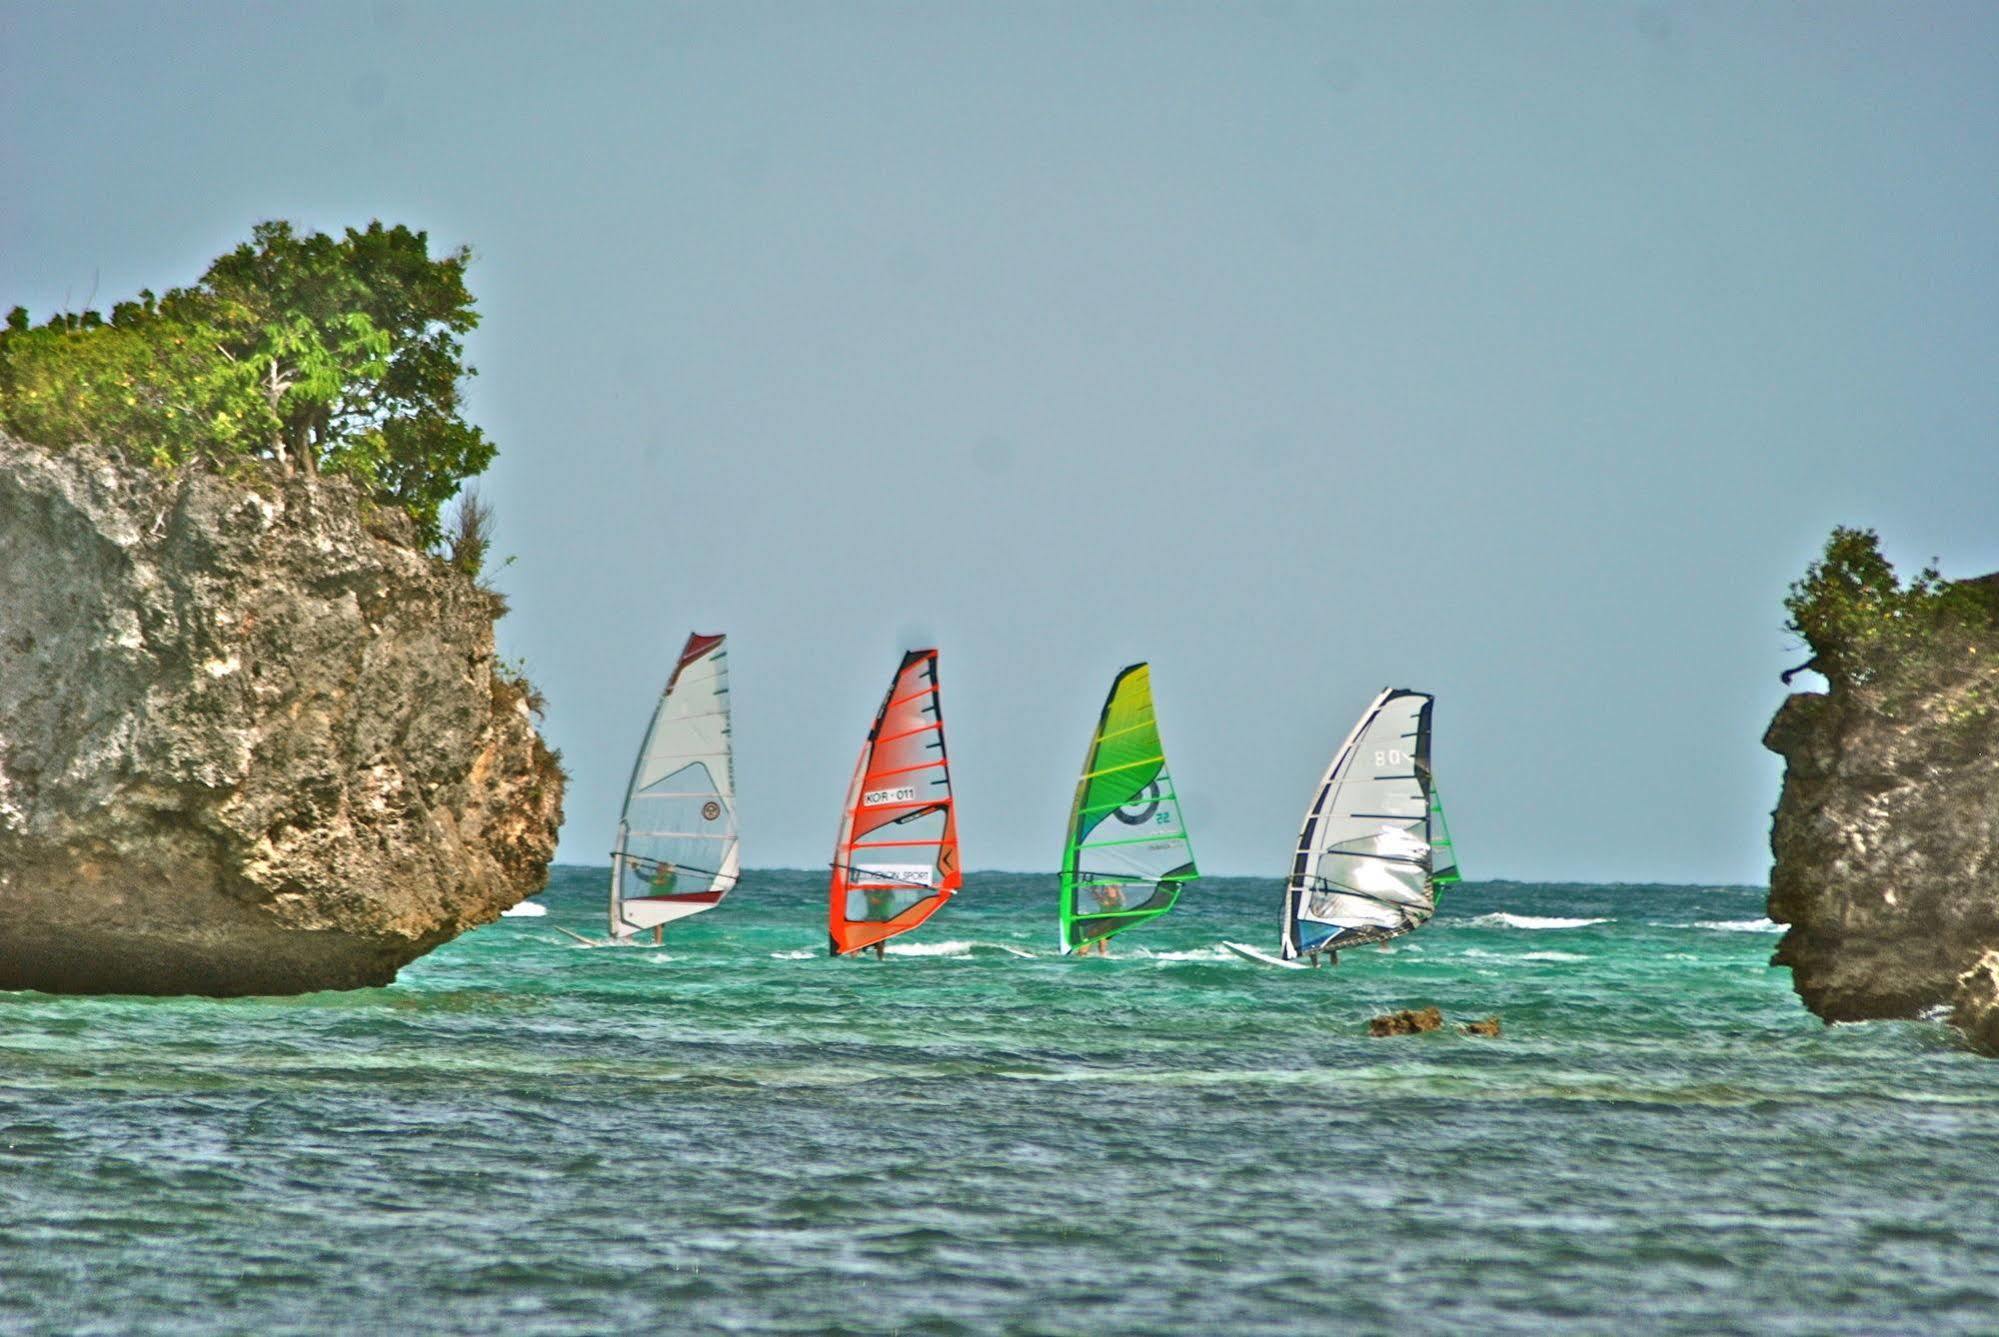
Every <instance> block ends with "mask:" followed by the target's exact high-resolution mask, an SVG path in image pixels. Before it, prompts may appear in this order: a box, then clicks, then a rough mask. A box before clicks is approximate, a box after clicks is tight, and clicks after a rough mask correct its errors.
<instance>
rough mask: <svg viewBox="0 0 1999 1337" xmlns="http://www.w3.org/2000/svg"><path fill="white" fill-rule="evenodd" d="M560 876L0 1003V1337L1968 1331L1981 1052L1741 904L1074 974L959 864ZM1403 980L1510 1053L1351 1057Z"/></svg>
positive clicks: (1032, 899)
mask: <svg viewBox="0 0 1999 1337" xmlns="http://www.w3.org/2000/svg"><path fill="white" fill-rule="evenodd" d="M604 876H605V874H603V873H602V872H601V871H600V870H594V869H558V870H557V874H556V877H555V880H554V882H553V885H552V886H551V888H550V890H549V892H548V893H547V894H546V895H545V896H544V897H543V898H542V899H543V901H544V902H545V903H546V904H547V905H548V906H549V907H550V913H549V915H548V916H547V917H544V918H510V919H506V920H503V921H501V922H500V923H498V924H494V925H491V926H489V927H487V928H485V929H481V930H479V931H478V932H475V933H472V934H469V935H467V936H466V937H464V938H462V939H460V940H459V941H457V942H455V943H452V944H450V945H449V946H447V947H445V948H444V949H442V950H440V951H438V952H436V953H435V954H433V955H432V956H430V957H428V958H426V959H425V960H423V961H421V962H418V963H417V964H416V965H414V966H412V967H410V968H409V969H408V970H406V971H405V972H404V973H403V977H402V980H401V981H400V982H399V983H398V984H397V985H396V986H395V987H393V988H388V989H378V990H370V991H363V992H356V993H345V994H321V995H315V996H311V997H306V998H293V999H275V1000H234V1001H206V1000H156V999H62V998H52V997H48V996H44V995H36V994H15V995H0V1330H6V1331H16V1330H19V1331H44V1330H46V1331H69V1332H89V1331H132V1330H148V1331H195V1330H199V1331H203V1332H212V1331H238V1332H258V1333H268V1332H326V1331H388V1330H393V1329H399V1328H409V1327H419V1328H425V1329H434V1330H450V1331H461V1332H492V1331H501V1330H505V1331H510V1332H569V1331H614V1330H629V1331H643V1330H670V1331H703V1330H713V1331H732V1330H734V1331H755V1332H854V1333H862V1332H869V1333H872V1332H890V1331H895V1332H908V1333H954V1332H1018V1333H1043V1332H1046V1333H1063V1332H1076V1333H1083V1332H1105V1331H1120V1332H1156V1331H1167V1330H1172V1331H1180V1332H1201V1333H1212V1332H1220V1331H1224V1330H1225V1328H1226V1327H1234V1328H1236V1329H1238V1330H1241V1331H1244V1332H1249V1331H1254V1332H1284V1331H1297V1332H1311V1331H1326V1330H1328V1329H1329V1328H1330V1327H1335V1326H1336V1327H1339V1328H1342V1329H1345V1330H1352V1331H1370V1330H1372V1331H1390V1330H1394V1331H1398V1332H1406V1331H1428V1330H1460V1331H1462V1330H1485V1331H1493V1330H1501V1331H1503V1330H1512V1331H1530V1330H1531V1331H1546V1330H1561V1329H1569V1330H1575V1331H1590V1332H1601V1331H1604V1330H1606V1329H1607V1328H1609V1327H1611V1326H1612V1325H1613V1324H1615V1325H1616V1326H1619V1327H1623V1328H1627V1329H1631V1330H1634V1331H1673V1330H1683V1331H1701V1332H1717V1331H1743V1332H1750V1331H1755V1332H1767V1331H1797V1332H1825V1331H1853V1332H1862V1331H1881V1330H1883V1329H1895V1330H1901V1331H1916V1330H1920V1331H1950V1330H1961V1331H1971V1330H1984V1331H1992V1330H1993V1329H1994V1328H1995V1326H1999V1263H1995V1262H1994V1257H1995V1255H1994V1245H1993V1241H1994V1240H1995V1239H1999V1194H1995V1192H1994V1188H1995V1183H1999V1140H1995V1134H1999V1065H1995V1064H1991V1063H1986V1062H1983V1061H1981V1060H1978V1059H1974V1058H1971V1057H1969V1056H1968V1055H1966V1054H1965V1053H1963V1052H1962V1051H1960V1050H1959V1048H1958V1047H1957V1046H1956V1045H1955V1043H1954V1042H1953V1041H1952V1039H1951V1036H1950V1034H1949V1033H1948V1032H1947V1031H1945V1030H1944V1029H1943V1028H1941V1027H1936V1026H1929V1025H1923V1024H1914V1023H1909V1024H1903V1023H1881V1024H1874V1025H1867V1026H1842V1027H1833V1028H1827V1027H1825V1026H1822V1025H1820V1024H1819V1023H1818V1022H1817V1021H1815V1020H1814V1019H1813V1018H1812V1017H1810V1016H1809V1015H1808V1014H1806V1013H1805V1012H1804V1010H1803V1009H1802V1008H1801V1007H1800V1006H1799V1005H1798V1003H1797V1001H1796V1000H1795V999H1794V998H1793V996H1792V994H1791V991H1790V982H1789V978H1788V976H1787V974H1786V973H1785V972H1783V971H1778V970H1772V969H1770V968H1769V967H1768V966H1767V964H1766V962H1767V960H1768V958H1769V954H1770V950H1771V947H1772V945H1773V944H1774V942H1775V933H1774V932H1773V931H1772V930H1771V929H1770V928H1769V926H1768V925H1767V924H1764V923H1763V922H1762V920H1761V914H1762V902H1761V893H1760V892H1758V891H1754V890H1748V889H1713V888H1684V887H1635V886H1634V887H1602V888H1598V887H1574V886H1569V887H1533V886H1523V885H1512V884H1497V885H1490V886H1480V885H1478V884H1468V885H1466V886H1465V887H1462V888H1460V889H1458V890H1457V891H1456V892H1455V893H1454V894H1453V896H1452V898H1451V900H1450V901H1449V902H1447V904H1446V907H1445V911H1444V913H1443V914H1442V915H1440V916H1439V918H1438V919H1437V921H1436V922H1434V923H1433V924H1431V925H1430V926H1429V927H1428V928H1426V929H1424V930H1423V931H1422V932H1421V933H1418V934H1416V935H1414V936H1413V937H1410V938H1405V939H1403V940H1401V942H1399V943H1396V944H1392V945H1391V946H1389V947H1388V948H1385V949H1384V948H1377V949H1370V950H1362V951H1358V952H1353V953H1349V954H1348V955H1347V956H1346V957H1345V958H1344V961H1343V964H1342V965H1341V966H1340V967H1339V968H1338V969H1337V970H1325V971H1321V972H1319V973H1317V974H1306V973H1302V972H1295V971H1284V970H1277V969H1272V968H1269V967H1262V966H1256V965H1251V964H1249V963H1246V962H1243V961H1240V960H1238V959H1235V958H1233V957H1228V956H1226V955H1224V954H1222V953H1220V952H1218V951H1217V950H1216V948H1215V944H1216V943H1217V942H1219V941H1220V940H1222V939H1224V938H1238V939H1248V940H1250V941H1252V942H1255V943H1257V944H1260V945H1264V946H1269V945H1271V940H1272V938H1273V937H1274V919H1275V916H1274V914H1273V912H1272V905H1273V903H1274V897H1275V894H1276V889H1275V886H1274V884H1271V883H1267V882H1262V881H1250V880H1226V879H1224V880H1210V881H1207V882H1204V883H1203V884H1201V886H1200V888H1199V889H1198V890H1197V891H1196V892H1194V893H1192V894H1190V895H1189V896H1188V897H1187V899H1186V900H1185V901H1184V902H1183V904H1182V907H1181V908H1180V909H1179V910H1177V911H1176V912H1175V913H1174V914H1173V915H1171V916H1169V917H1168V918H1167V919H1166V920H1164V921H1161V922H1158V923H1155V924H1153V925H1150V926H1148V927H1146V928H1144V929H1140V930H1137V931H1135V932H1133V933H1131V934H1129V935H1127V936H1125V937H1123V938H1120V939H1118V941H1117V947H1116V951H1117V953H1118V954H1117V955H1114V956H1113V957H1112V958H1110V959H1108V960H1087V961H1083V960H1068V961H1064V960H1058V959H1037V960H1021V959H1017V958H1015V957H1013V956H1011V955H1009V954H1007V953H1006V952H1005V951H1003V950H1000V949H999V946H998V945H999V944H1012V945H1014V946H1018V947H1023V948H1028V949H1032V950H1034V951H1037V952H1041V953H1044V954H1046V953H1048V952H1049V951H1050V949H1051V948H1052V945H1053V943H1054V937H1055V929H1054V918H1053V880H1052V879H1049V878H1041V877H1030V876H1023V875H1009V874H984V875H975V876H973V877H972V878H971V879H970V882H969V885H968V887H967V890H966V892H965V894H963V895H962V896H961V897H960V898H959V899H958V900H957V901H955V902H954V903H953V904H952V905H951V906H949V907H948V908H947V909H946V910H945V911H944V912H943V914H942V915H940V916H939V917H938V918H937V919H935V920H933V921H932V922H931V923H930V924H929V925H927V926H925V928H923V929H922V930H920V931H919V932H918V933H916V934H914V935H911V937H909V938H906V939H903V940H902V941H901V943H899V944H898V947H899V948H900V949H901V950H895V949H892V952H893V954H892V955H891V956H890V958H889V959H888V961H886V962H884V963H876V962H875V961H873V960H871V959H870V960H862V961H851V960H850V961H833V960H829V959H827V958H826V957H825V956H824V955H823V943H824V930H823V926H822V916H823V914H824V900H823V891H822V888H823V880H822V878H823V875H820V874H805V873H776V874H757V875H753V881H752V883H751V884H746V887H745V889H744V890H742V891H740V892H739V893H738V894H737V895H736V896H735V897H734V898H732V899H731V900H730V901H729V902H728V903H727V904H726V905H724V906H723V907H722V908H721V909H719V910H718V911H716V912H714V913H712V914H709V915H705V916H702V917H700V918H698V919H695V920H693V921H690V922H689V923H687V924H685V925H683V926H677V928H676V930H675V931H674V934H673V937H672V939H671V941H670V942H669V944H668V946H667V948H666V949H665V950H664V951H660V950H653V949H649V948H646V949H615V950H597V951H592V950H585V949H581V948H578V947H576V946H574V945H573V944H571V943H569V942H568V941H567V940H566V939H563V938H562V937H561V936H560V934H558V933H557V932H555V926H556V925H562V926H565V927H568V928H572V929H576V930H578V931H581V932H586V933H594V932H601V904H602V900H601V897H602V892H601V887H602V884H603V879H604ZM1426 1003H1435V1004H1437V1005H1438V1006H1440V1007H1442V1008H1443V1009H1444V1011H1445V1013H1446V1014H1447V1015H1449V1016H1450V1017H1452V1018H1453V1019H1454V1020H1468V1019H1471V1018H1475V1017H1482V1016H1485V1015H1487V1014H1491V1013H1498V1014H1500V1015H1501V1016H1502V1017H1503V1019H1504V1025H1505V1034H1504V1036H1503V1037H1502V1038H1501V1039H1499V1040H1497V1041H1493V1040H1481V1039H1474V1038H1470V1037H1466V1036H1463V1035H1461V1034H1458V1033H1457V1032H1456V1031H1455V1030H1451V1031H1448V1032H1444V1033H1436V1034H1430V1035H1425V1036H1420V1037H1413V1038H1399V1039H1382V1040H1377V1039H1370V1038H1368V1037H1367V1035H1366V1033H1365V1032H1366V1022H1367V1019H1368V1017H1370V1016H1371V1015H1374V1014H1376V1013H1378V1012H1381V1011H1384V1010H1387V1009H1391V1008H1398V1007H1406V1006H1419V1005H1422V1004H1426Z"/></svg>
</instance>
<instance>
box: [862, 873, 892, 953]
mask: <svg viewBox="0 0 1999 1337" xmlns="http://www.w3.org/2000/svg"><path fill="white" fill-rule="evenodd" d="M861 896H862V897H863V898H864V899H865V900H866V902H867V907H868V913H867V918H868V919H869V920H870V921H872V922H876V923H884V924H885V923H887V922H888V921H889V920H891V919H893V918H895V888H893V887H881V886H875V887H862V888H861ZM886 942H887V940H886V939H884V940H883V941H882V942H877V943H875V944H874V949H875V960H877V961H883V960H886V959H887V956H888V952H887V947H886Z"/></svg>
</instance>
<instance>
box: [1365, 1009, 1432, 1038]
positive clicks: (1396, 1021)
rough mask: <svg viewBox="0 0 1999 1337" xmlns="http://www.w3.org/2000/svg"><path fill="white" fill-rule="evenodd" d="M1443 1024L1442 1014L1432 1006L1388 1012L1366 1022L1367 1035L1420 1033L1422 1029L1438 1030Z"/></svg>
mask: <svg viewBox="0 0 1999 1337" xmlns="http://www.w3.org/2000/svg"><path fill="white" fill-rule="evenodd" d="M1443 1024H1444V1014H1443V1013H1442V1012H1440V1011H1438V1010H1437V1009H1436V1008H1434V1007H1425V1008H1417V1009H1415V1010H1414V1011H1402V1012H1390V1013H1388V1014H1387V1015H1386V1016H1380V1017H1375V1018H1373V1019H1371V1020H1370V1021H1369V1022H1368V1023H1367V1033H1368V1034H1369V1035H1421V1034H1422V1033H1423V1032H1424V1031H1434V1030H1439V1029H1441V1028H1442V1027H1443Z"/></svg>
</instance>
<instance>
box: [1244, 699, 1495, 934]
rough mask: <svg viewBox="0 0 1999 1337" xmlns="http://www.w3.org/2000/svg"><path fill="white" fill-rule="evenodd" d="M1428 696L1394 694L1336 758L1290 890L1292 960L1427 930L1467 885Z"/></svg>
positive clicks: (1316, 797)
mask: <svg viewBox="0 0 1999 1337" xmlns="http://www.w3.org/2000/svg"><path fill="white" fill-rule="evenodd" d="M1433 704H1434V698H1432V697H1431V696H1430V695H1429V694H1428V693H1427V692H1412V691H1408V690H1406V689H1401V688H1391V689H1385V690H1383V691H1382V693H1381V694H1380V695H1379V696H1377V697H1375V698H1374V700H1373V702H1372V703H1370V704H1369V706H1368V708H1367V709H1366V710H1365V711H1364V712H1362V714H1361V717H1360V720H1359V722H1358V723H1356V724H1355V725H1354V727H1353V732H1352V733H1350V734H1348V735H1347V739H1346V742H1344V743H1343V744H1341V745H1340V750H1339V751H1338V752H1337V753H1335V754H1334V755H1333V760H1332V764H1331V765H1330V766H1328V767H1327V768H1326V774H1325V776H1324V778H1322V779H1321V780H1320V782H1319V787H1318V789H1317V790H1316V791H1315V792H1314V794H1313V798H1312V803H1311V806H1310V807H1309V808H1307V809H1306V812H1305V822H1304V826H1303V827H1302V829H1301V830H1300V831H1299V833H1298V848H1297V852H1296V856H1295V857H1294V859H1293V860H1292V865H1291V878H1290V881H1289V883H1288V884H1287V885H1286V887H1285V890H1284V940H1283V954H1284V957H1285V959H1286V960H1290V959H1292V958H1295V957H1298V956H1302V955H1304V954H1306V953H1310V952H1320V951H1338V950H1339V949H1340V948H1342V947H1353V946H1359V945H1360V944H1362V943H1369V942H1380V941H1382V940H1383V939H1385V938H1392V937H1395V936H1396V935H1397V934H1401V933H1407V932H1408V931H1409V930H1411V929H1413V928H1418V927H1420V926H1421V925H1423V924H1425V923H1427V922H1428V921H1429V918H1430V916H1431V915H1432V914H1434V913H1436V909H1437V894H1438V892H1439V891H1440V890H1441V889H1442V887H1444V886H1445V885H1447V884H1449V883H1451V882H1455V881H1457V880H1458V875H1457V858H1456V856H1455V854H1453V853H1452V851H1451V845H1450V836H1449V834H1448V832H1447V831H1446V830H1445V828H1444V824H1443V808H1442V805H1441V803H1440V802H1439V801H1438V800H1437V798H1436V796H1435V790H1434V786H1433V784H1432V782H1431V776H1430V714H1431V707H1432V706H1433Z"/></svg>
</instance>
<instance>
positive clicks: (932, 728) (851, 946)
mask: <svg viewBox="0 0 1999 1337" xmlns="http://www.w3.org/2000/svg"><path fill="white" fill-rule="evenodd" d="M963 880H964V877H963V872H962V870H961V869H960V867H959V864H958V823H957V810H956V807H955V806H954V804H953V802H952V798H951V766H950V758H949V755H948V753H947V752H946V750H945V746H944V715H943V707H942V702H941V698H940V697H939V694H938V690H937V652H936V651H935V650H911V651H909V652H907V653H906V654H904V655H903V657H902V663H901V665H900V666H899V667H898V668H897V669H896V672H895V677H894V678H893V679H891V680H890V682H889V689H888V692H887V694H886V695H884V696H883V698H882V704H881V709H880V710H878V711H877V712H875V722H874V727H873V728H872V729H870V730H869V731H868V739H867V742H866V743H865V744H863V745H862V747H861V755H860V759H859V760H858V761H857V762H856V763H855V765H854V775H853V779H852V780H851V781H849V782H848V786H847V800H846V803H845V805H844V807H843V809H842V811H841V817H840V833H839V836H838V838H837V839H836V840H835V842H834V846H833V869H832V877H831V879H830V882H829V889H828V892H829V906H828V910H827V950H828V951H829V952H831V953H832V954H833V955H834V956H845V955H847V954H848V953H851V952H857V951H860V950H862V949H863V948H866V947H874V946H877V945H878V944H881V943H884V942H886V941H887V940H888V939H890V938H892V937H895V936H896V935H898V934H901V933H907V932H908V931H909V930H910V929H913V928H915V927H916V926H917V925H919V924H921V923H922V922H923V921H924V920H926V919H928V918H929V917H930V916H931V915H933V914H935V913H936V912H937V911H938V910H939V909H941V908H942V907H943V905H944V902H946V901H948V900H950V899H951V895H952V893H953V892H955V891H956V890H957V889H958V887H959V886H960V885H961V884H962V883H963Z"/></svg>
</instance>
